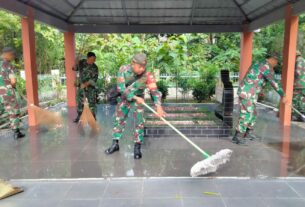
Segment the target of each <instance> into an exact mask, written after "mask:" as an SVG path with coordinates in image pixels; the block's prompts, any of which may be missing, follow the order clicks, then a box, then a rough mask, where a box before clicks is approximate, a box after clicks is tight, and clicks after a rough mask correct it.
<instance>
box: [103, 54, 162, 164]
mask: <svg viewBox="0 0 305 207" xmlns="http://www.w3.org/2000/svg"><path fill="white" fill-rule="evenodd" d="M146 63H147V60H146V55H145V54H142V53H139V54H136V55H135V56H134V58H133V60H132V63H131V65H126V66H122V67H121V68H120V69H119V72H118V76H117V90H118V92H120V93H121V96H120V97H119V98H118V104H117V106H116V111H115V120H114V127H113V135H112V136H113V142H112V145H111V147H109V148H108V149H107V150H106V151H105V153H106V154H112V153H113V152H115V151H118V150H119V140H120V139H121V137H122V132H123V130H124V127H125V124H126V119H127V117H128V113H129V112H130V111H133V113H134V118H135V128H134V143H135V145H134V158H135V159H140V158H141V157H142V153H141V143H142V142H143V136H144V118H143V115H144V114H143V113H144V109H143V106H142V105H141V104H142V103H144V90H145V89H146V88H147V89H148V90H149V92H150V95H151V97H152V99H153V102H154V104H155V106H156V108H157V113H158V114H159V115H160V116H164V115H165V113H164V111H163V109H162V107H161V93H160V92H159V91H158V89H157V84H156V80H155V78H154V77H153V75H152V74H151V73H150V72H146V71H145V66H146ZM130 83H131V84H130Z"/></svg>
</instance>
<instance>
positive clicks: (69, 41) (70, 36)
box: [64, 32, 76, 107]
mask: <svg viewBox="0 0 305 207" xmlns="http://www.w3.org/2000/svg"><path fill="white" fill-rule="evenodd" d="M64 44H65V67H66V77H67V79H66V85H67V105H68V107H75V106H76V100H75V97H76V88H75V86H74V81H75V79H76V73H75V71H73V70H72V68H73V67H74V66H75V36H74V33H73V32H65V33H64Z"/></svg>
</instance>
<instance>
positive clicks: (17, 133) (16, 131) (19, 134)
mask: <svg viewBox="0 0 305 207" xmlns="http://www.w3.org/2000/svg"><path fill="white" fill-rule="evenodd" d="M13 131H14V139H20V138H23V137H24V136H25V134H23V133H22V132H21V131H20V129H14V130H13Z"/></svg>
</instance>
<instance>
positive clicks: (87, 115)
mask: <svg viewBox="0 0 305 207" xmlns="http://www.w3.org/2000/svg"><path fill="white" fill-rule="evenodd" d="M80 123H81V125H82V126H85V125H86V124H88V125H89V126H90V127H91V129H92V130H93V131H94V132H100V126H99V125H98V123H97V122H96V120H95V118H94V116H93V114H92V112H91V110H90V108H89V106H88V102H85V103H84V108H83V112H82V115H81V117H80Z"/></svg>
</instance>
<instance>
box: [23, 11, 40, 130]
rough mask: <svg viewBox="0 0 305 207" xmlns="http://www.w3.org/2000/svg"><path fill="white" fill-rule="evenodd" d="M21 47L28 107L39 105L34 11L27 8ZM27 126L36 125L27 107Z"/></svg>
mask: <svg viewBox="0 0 305 207" xmlns="http://www.w3.org/2000/svg"><path fill="white" fill-rule="evenodd" d="M21 30H22V47H23V59H24V70H25V79H26V95H27V102H28V106H29V105H30V104H34V105H36V106H38V105H39V100H38V81H37V68H36V54H35V31H34V10H33V9H31V8H29V10H28V15H27V16H26V17H22V18H21ZM28 115H29V126H35V125H37V121H36V118H35V114H34V112H33V110H32V109H31V108H30V107H28Z"/></svg>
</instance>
